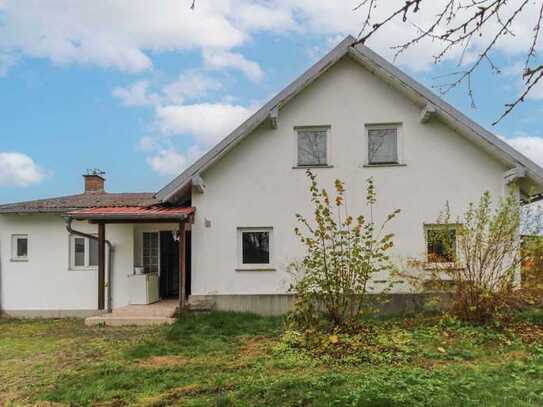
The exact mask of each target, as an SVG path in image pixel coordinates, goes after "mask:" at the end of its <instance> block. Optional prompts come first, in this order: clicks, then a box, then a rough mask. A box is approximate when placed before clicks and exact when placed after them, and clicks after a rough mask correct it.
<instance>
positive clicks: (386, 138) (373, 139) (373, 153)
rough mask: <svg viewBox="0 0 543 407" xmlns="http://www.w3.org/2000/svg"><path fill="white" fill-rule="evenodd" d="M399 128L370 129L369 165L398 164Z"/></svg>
mask: <svg viewBox="0 0 543 407" xmlns="http://www.w3.org/2000/svg"><path fill="white" fill-rule="evenodd" d="M398 162H399V160H398V128H397V127H380V126H379V127H375V128H368V164H370V165H372V164H398Z"/></svg>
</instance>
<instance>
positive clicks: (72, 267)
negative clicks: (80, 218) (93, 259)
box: [68, 235, 98, 270]
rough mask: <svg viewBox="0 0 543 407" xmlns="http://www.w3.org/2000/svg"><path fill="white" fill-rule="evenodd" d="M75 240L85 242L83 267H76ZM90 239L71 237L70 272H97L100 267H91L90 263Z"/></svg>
mask: <svg viewBox="0 0 543 407" xmlns="http://www.w3.org/2000/svg"><path fill="white" fill-rule="evenodd" d="M75 239H83V240H84V241H85V264H84V265H83V266H76V265H75ZM89 242H90V238H88V237H83V236H78V235H70V242H69V245H68V246H69V250H70V253H69V257H70V270H97V269H98V265H96V266H91V265H89V262H90V243H89Z"/></svg>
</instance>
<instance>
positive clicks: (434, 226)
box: [424, 223, 460, 268]
mask: <svg viewBox="0 0 543 407" xmlns="http://www.w3.org/2000/svg"><path fill="white" fill-rule="evenodd" d="M459 227H460V224H457V223H447V224H443V223H425V224H424V245H425V250H424V252H425V265H426V267H427V268H450V267H457V266H458V229H459ZM443 229H447V230H454V232H455V236H454V237H455V239H454V254H453V255H454V258H455V260H456V261H454V260H453V261H435V260H432V261H430V253H429V250H428V249H429V237H428V233H429V232H430V231H433V230H443Z"/></svg>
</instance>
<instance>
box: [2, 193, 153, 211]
mask: <svg viewBox="0 0 543 407" xmlns="http://www.w3.org/2000/svg"><path fill="white" fill-rule="evenodd" d="M127 195H128V196H127ZM135 195H137V196H140V198H141V199H142V200H145V199H149V200H150V199H151V198H154V196H155V193H153V192H90V193H89V192H87V193H81V194H74V195H65V196H56V197H51V198H41V199H34V200H32V201H21V202H12V203H5V204H0V215H6V214H17V213H20V214H30V213H59V214H62V213H65V212H71V211H77V210H83V209H89V208H94V207H95V206H77V205H76V206H57V207H55V206H50V207H28V206H27V205H32V204H34V205H35V204H36V203H40V202H51V201H56V202H59V201H62V200H73V199H75V198H80V197H98V198H103V197H110V198H111V197H112V196H114V197H116V199H123V198H126V199H136V198H135V197H134V196H135ZM142 195H147V197H142ZM155 199H156V198H155ZM71 203H72V204H73V203H74V202H71ZM156 203H158V202H156ZM156 203H153V205H154V204H156ZM101 206H104V204H102V205H101ZM119 206H127V204H125V203H123V204H116V205H111V207H119ZM128 206H137V207H142V206H149V205H136V204H132V205H128Z"/></svg>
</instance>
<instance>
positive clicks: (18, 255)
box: [11, 235, 28, 261]
mask: <svg viewBox="0 0 543 407" xmlns="http://www.w3.org/2000/svg"><path fill="white" fill-rule="evenodd" d="M11 258H12V259H13V260H19V261H25V260H28V235H12V236H11Z"/></svg>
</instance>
